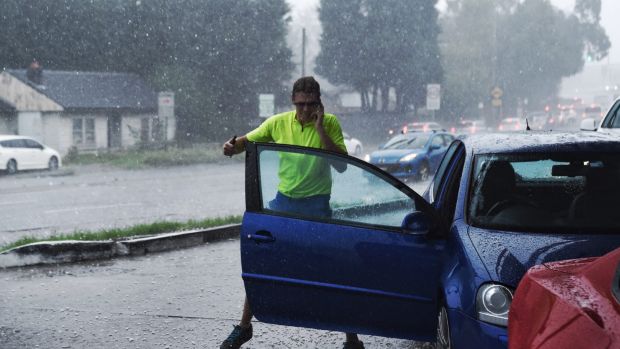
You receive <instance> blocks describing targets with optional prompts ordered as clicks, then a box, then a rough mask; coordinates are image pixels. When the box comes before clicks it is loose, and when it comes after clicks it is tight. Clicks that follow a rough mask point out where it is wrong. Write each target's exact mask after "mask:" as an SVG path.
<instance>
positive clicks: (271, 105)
mask: <svg viewBox="0 0 620 349" xmlns="http://www.w3.org/2000/svg"><path fill="white" fill-rule="evenodd" d="M274 113H275V96H274V95H273V94H271V93H263V94H259V95H258V116H260V117H261V118H268V117H270V116H272V115H273V114H274Z"/></svg>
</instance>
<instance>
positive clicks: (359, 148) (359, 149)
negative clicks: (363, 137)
mask: <svg viewBox="0 0 620 349" xmlns="http://www.w3.org/2000/svg"><path fill="white" fill-rule="evenodd" d="M353 155H355V156H359V155H362V147H360V146H359V145H356V146H355V152H354V153H353Z"/></svg>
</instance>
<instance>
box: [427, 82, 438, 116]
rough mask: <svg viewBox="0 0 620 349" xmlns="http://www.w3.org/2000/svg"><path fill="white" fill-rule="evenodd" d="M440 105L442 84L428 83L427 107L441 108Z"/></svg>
mask: <svg viewBox="0 0 620 349" xmlns="http://www.w3.org/2000/svg"><path fill="white" fill-rule="evenodd" d="M440 105H441V85H440V84H428V85H426V109H427V110H439V107H440Z"/></svg>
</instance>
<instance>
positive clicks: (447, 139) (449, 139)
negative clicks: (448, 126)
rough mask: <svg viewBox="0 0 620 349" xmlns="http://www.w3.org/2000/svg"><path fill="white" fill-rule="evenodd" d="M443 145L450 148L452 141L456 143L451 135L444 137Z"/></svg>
mask: <svg viewBox="0 0 620 349" xmlns="http://www.w3.org/2000/svg"><path fill="white" fill-rule="evenodd" d="M442 137H443V144H444V146H445V147H447V146H449V145H450V144H451V143H452V141H454V137H452V136H451V135H443V136H442Z"/></svg>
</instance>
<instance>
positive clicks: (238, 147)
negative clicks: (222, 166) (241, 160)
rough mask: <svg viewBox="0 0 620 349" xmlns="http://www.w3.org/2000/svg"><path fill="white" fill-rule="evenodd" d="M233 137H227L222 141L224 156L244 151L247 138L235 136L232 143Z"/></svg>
mask: <svg viewBox="0 0 620 349" xmlns="http://www.w3.org/2000/svg"><path fill="white" fill-rule="evenodd" d="M232 140H233V138H231V139H229V140H228V141H226V143H224V146H223V147H222V148H223V151H224V155H226V156H233V155H235V154H239V153H242V152H244V151H245V142H247V140H248V138H247V137H246V136H241V137H237V138H236V139H235V142H234V143H232Z"/></svg>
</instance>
